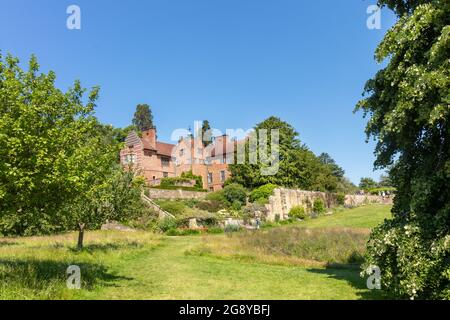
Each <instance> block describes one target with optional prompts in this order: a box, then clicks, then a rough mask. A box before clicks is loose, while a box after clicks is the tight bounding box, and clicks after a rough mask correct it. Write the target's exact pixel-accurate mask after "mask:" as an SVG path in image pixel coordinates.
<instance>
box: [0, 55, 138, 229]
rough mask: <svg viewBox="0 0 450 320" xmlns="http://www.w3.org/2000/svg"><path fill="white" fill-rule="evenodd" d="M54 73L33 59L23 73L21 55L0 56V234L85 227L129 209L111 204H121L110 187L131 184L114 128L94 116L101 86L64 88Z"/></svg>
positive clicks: (130, 185) (117, 215) (95, 224)
mask: <svg viewBox="0 0 450 320" xmlns="http://www.w3.org/2000/svg"><path fill="white" fill-rule="evenodd" d="M55 78H56V76H55V74H54V73H53V72H49V73H48V74H39V66H38V63H37V60H36V58H35V57H32V58H31V60H30V62H29V68H28V70H27V71H24V70H22V69H21V68H20V66H19V61H18V59H16V58H13V57H12V56H7V57H6V58H5V59H3V58H2V57H1V56H0V233H2V234H8V235H9V234H11V235H32V234H42V233H52V232H61V231H65V230H74V229H77V228H79V227H80V229H81V231H82V230H83V229H84V226H85V225H86V224H88V225H91V226H94V227H97V226H98V225H99V224H101V223H102V222H103V221H105V220H106V219H107V218H120V215H121V214H122V213H124V212H129V211H127V206H126V205H122V206H119V205H115V203H119V202H120V203H122V204H124V203H126V202H125V201H122V200H120V198H118V197H119V196H120V194H122V193H123V190H122V189H123V188H120V190H119V191H118V192H119V194H117V193H115V190H116V189H117V188H116V187H115V186H117V185H123V184H124V183H127V185H128V187H133V184H132V183H129V182H127V181H129V179H130V178H125V177H126V173H125V172H123V171H122V170H121V169H120V168H119V167H118V159H117V154H118V151H119V150H120V144H119V143H118V142H117V139H116V138H117V136H116V134H115V132H114V130H113V128H112V127H110V126H103V125H101V124H100V123H98V121H97V119H96V118H95V117H94V116H93V112H94V107H95V101H96V99H97V96H98V88H94V89H93V90H92V91H91V92H90V93H89V95H88V97H87V98H86V97H85V95H84V93H85V91H86V90H85V89H83V88H82V87H81V85H80V83H79V82H78V81H77V82H75V84H74V86H73V87H72V88H70V89H69V90H68V91H67V92H62V91H61V90H59V89H58V88H56V86H55ZM83 101H87V102H86V103H83ZM122 177H123V178H122ZM127 179H128V180H127ZM118 181H119V182H120V181H122V182H120V183H119V182H118ZM123 181H125V182H123ZM138 194H139V193H138ZM129 199H133V200H136V197H135V196H134V197H130V198H129ZM119 207H120V208H119Z"/></svg>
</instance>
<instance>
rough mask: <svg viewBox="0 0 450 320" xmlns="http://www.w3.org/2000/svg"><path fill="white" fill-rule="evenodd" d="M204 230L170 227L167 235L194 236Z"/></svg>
mask: <svg viewBox="0 0 450 320" xmlns="http://www.w3.org/2000/svg"><path fill="white" fill-rule="evenodd" d="M201 233H202V232H201V231H200V230H192V229H175V228H173V229H169V230H167V232H166V235H167V236H172V237H174V236H175V237H176V236H192V235H198V234H201Z"/></svg>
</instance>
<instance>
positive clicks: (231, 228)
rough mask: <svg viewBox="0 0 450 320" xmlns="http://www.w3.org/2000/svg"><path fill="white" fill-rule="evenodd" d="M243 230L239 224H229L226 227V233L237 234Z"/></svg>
mask: <svg viewBox="0 0 450 320" xmlns="http://www.w3.org/2000/svg"><path fill="white" fill-rule="evenodd" d="M239 230H241V226H239V225H237V224H227V225H226V226H225V229H224V232H237V231H239Z"/></svg>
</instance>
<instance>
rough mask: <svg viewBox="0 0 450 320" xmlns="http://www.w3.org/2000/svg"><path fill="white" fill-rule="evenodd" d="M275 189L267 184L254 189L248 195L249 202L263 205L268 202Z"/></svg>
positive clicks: (272, 185) (274, 186)
mask: <svg viewBox="0 0 450 320" xmlns="http://www.w3.org/2000/svg"><path fill="white" fill-rule="evenodd" d="M276 188H277V186H276V185H274V184H271V183H268V184H265V185H263V186H261V187H259V188H256V189H254V190H253V191H252V192H251V193H250V202H258V203H262V204H265V203H267V201H269V197H270V196H271V195H272V194H273V191H274V190H275V189H276Z"/></svg>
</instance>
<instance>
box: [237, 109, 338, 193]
mask: <svg viewBox="0 0 450 320" xmlns="http://www.w3.org/2000/svg"><path fill="white" fill-rule="evenodd" d="M259 130H267V132H268V138H267V140H268V146H267V149H268V150H269V152H271V148H272V146H271V144H270V143H269V142H270V141H271V130H279V135H280V141H279V146H278V151H279V155H280V160H279V162H278V167H279V168H278V171H277V173H276V174H275V175H264V174H262V172H263V170H265V169H267V168H268V164H265V163H263V162H262V161H260V160H261V158H262V157H263V158H264V157H267V155H262V154H259V151H258V152H256V155H257V156H258V159H259V162H258V163H257V164H249V163H248V161H247V162H246V163H245V164H233V165H230V171H231V173H232V174H231V179H232V181H233V182H235V183H239V184H241V185H243V186H245V187H246V188H249V189H254V188H257V187H260V186H263V185H265V184H274V185H279V186H284V187H291V188H300V189H304V190H317V191H335V190H336V188H337V187H338V182H339V180H340V178H338V177H336V176H334V175H333V167H332V166H330V165H325V164H323V163H322V162H321V161H320V160H319V159H318V157H316V156H315V155H314V153H313V152H312V151H310V150H309V149H308V148H307V147H306V146H305V145H302V144H301V142H300V140H299V138H298V133H297V132H296V131H295V129H294V128H293V127H292V126H291V125H290V124H288V123H287V122H284V121H282V120H281V119H279V118H276V117H270V118H268V119H266V120H264V121H263V122H261V123H259V124H257V125H256V127H255V134H256V135H257V136H258V135H259V132H260V131H259ZM245 150H246V159H247V160H248V159H249V155H250V145H249V142H247V143H246V145H245Z"/></svg>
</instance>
